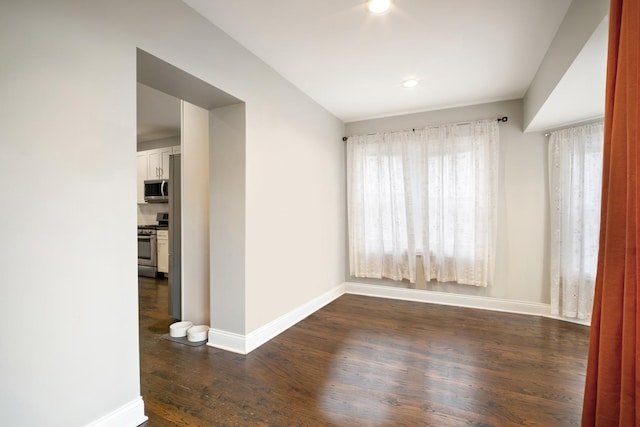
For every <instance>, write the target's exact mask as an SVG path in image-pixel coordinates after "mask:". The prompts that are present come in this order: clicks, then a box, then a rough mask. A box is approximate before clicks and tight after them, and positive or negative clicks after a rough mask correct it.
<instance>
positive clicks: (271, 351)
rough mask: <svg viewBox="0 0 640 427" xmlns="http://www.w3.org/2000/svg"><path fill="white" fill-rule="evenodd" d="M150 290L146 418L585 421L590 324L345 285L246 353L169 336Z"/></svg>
mask: <svg viewBox="0 0 640 427" xmlns="http://www.w3.org/2000/svg"><path fill="white" fill-rule="evenodd" d="M139 293H140V364H141V368H140V369H141V388H142V396H143V399H144V403H145V411H146V414H147V415H148V417H149V421H148V422H147V423H145V424H144V425H145V426H148V427H155V426H175V425H180V426H325V425H327V426H328V425H336V426H459V425H474V426H520V425H526V426H553V427H557V426H572V425H579V423H580V413H581V408H582V394H583V387H584V376H585V366H586V354H587V345H588V328H587V327H584V326H579V325H574V324H570V323H564V322H561V321H556V320H551V319H545V318H538V317H531V316H522V315H514V314H506V313H497V312H490V311H481V310H474V309H465V308H454V307H446V306H438V305H431V304H423V303H413V302H404V301H394V300H385V299H378V298H370V297H363V296H355V295H344V296H342V297H341V298H339V299H337V300H336V301H334V302H333V303H331V304H329V305H328V306H326V307H324V308H323V309H321V310H320V311H318V312H317V313H315V314H313V315H311V316H309V317H308V318H307V319H305V320H303V321H302V322H300V323H298V324H297V325H296V326H294V327H293V328H291V329H289V330H287V331H286V332H284V333H282V334H280V335H279V336H277V337H276V338H274V339H273V340H272V341H270V342H268V343H266V344H264V345H263V346H261V347H260V348H258V349H256V350H254V351H253V352H252V353H250V354H249V355H247V356H242V355H238V354H234V353H229V352H225V351H222V350H218V349H215V348H212V347H208V346H203V347H189V346H186V345H182V344H178V343H174V342H170V341H167V340H164V339H162V338H161V335H162V334H164V333H167V332H168V330H169V324H170V323H171V319H170V318H169V316H168V315H167V314H166V312H167V308H166V307H167V285H166V281H161V280H158V281H156V280H153V279H144V278H141V280H140V282H139Z"/></svg>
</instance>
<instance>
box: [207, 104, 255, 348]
mask: <svg viewBox="0 0 640 427" xmlns="http://www.w3.org/2000/svg"><path fill="white" fill-rule="evenodd" d="M245 114H246V108H245V104H244V103H239V104H235V105H231V106H228V107H223V108H216V109H214V110H212V111H211V112H210V114H209V117H210V121H209V123H210V124H209V127H210V129H211V132H210V140H211V145H210V147H211V149H210V152H209V156H210V157H209V162H210V164H211V173H210V184H209V186H210V188H211V196H210V208H209V210H210V211H211V213H212V215H211V218H210V221H211V222H210V225H209V227H210V236H211V237H210V238H211V242H210V254H211V300H210V305H211V327H212V328H214V329H216V330H222V331H226V332H230V333H234V334H238V335H244V334H245V332H246V327H245V325H246V307H245V279H246V277H245V267H246V264H245V250H246V233H245V222H246V216H245V210H246V206H245V197H246V179H245V178H246V169H245V156H246V152H245V139H246V135H245V128H246V124H245V123H246V119H245Z"/></svg>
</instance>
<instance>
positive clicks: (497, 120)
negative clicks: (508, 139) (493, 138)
mask: <svg viewBox="0 0 640 427" xmlns="http://www.w3.org/2000/svg"><path fill="white" fill-rule="evenodd" d="M507 121H509V117H507V116H502V117H498V118H497V119H496V122H507ZM469 123H471V122H462V123H456V124H457V125H466V124H469ZM412 130H413V131H414V132H415V131H416V128H413V129H412ZM347 139H349V138H347V137H346V136H343V137H342V141H346V140H347Z"/></svg>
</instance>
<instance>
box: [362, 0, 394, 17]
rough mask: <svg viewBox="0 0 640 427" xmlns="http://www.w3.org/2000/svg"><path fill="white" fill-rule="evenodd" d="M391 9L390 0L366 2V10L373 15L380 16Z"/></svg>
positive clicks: (370, 0) (368, 0)
mask: <svg viewBox="0 0 640 427" xmlns="http://www.w3.org/2000/svg"><path fill="white" fill-rule="evenodd" d="M390 7H391V0H367V9H369V12H371V13H373V14H374V15H382V14H383V13H385V12H387V11H388V10H389V8H390Z"/></svg>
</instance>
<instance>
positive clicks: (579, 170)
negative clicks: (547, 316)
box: [549, 123, 604, 321]
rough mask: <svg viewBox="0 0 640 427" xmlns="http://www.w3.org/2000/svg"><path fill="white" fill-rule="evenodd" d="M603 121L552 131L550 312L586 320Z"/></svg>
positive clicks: (595, 256)
mask: <svg viewBox="0 0 640 427" xmlns="http://www.w3.org/2000/svg"><path fill="white" fill-rule="evenodd" d="M603 143H604V124H602V123H596V124H589V125H585V126H579V127H575V128H571V129H564V130H561V131H558V132H552V133H551V137H550V139H549V186H550V189H549V193H550V196H551V204H550V205H551V251H550V254H551V260H550V261H551V262H550V270H551V313H552V314H554V315H558V316H562V317H568V318H575V319H579V320H586V321H588V320H589V319H590V317H591V309H592V306H593V293H594V287H595V277H596V267H597V263H598V243H599V241H598V240H599V233H600V195H601V192H602V150H603Z"/></svg>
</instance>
